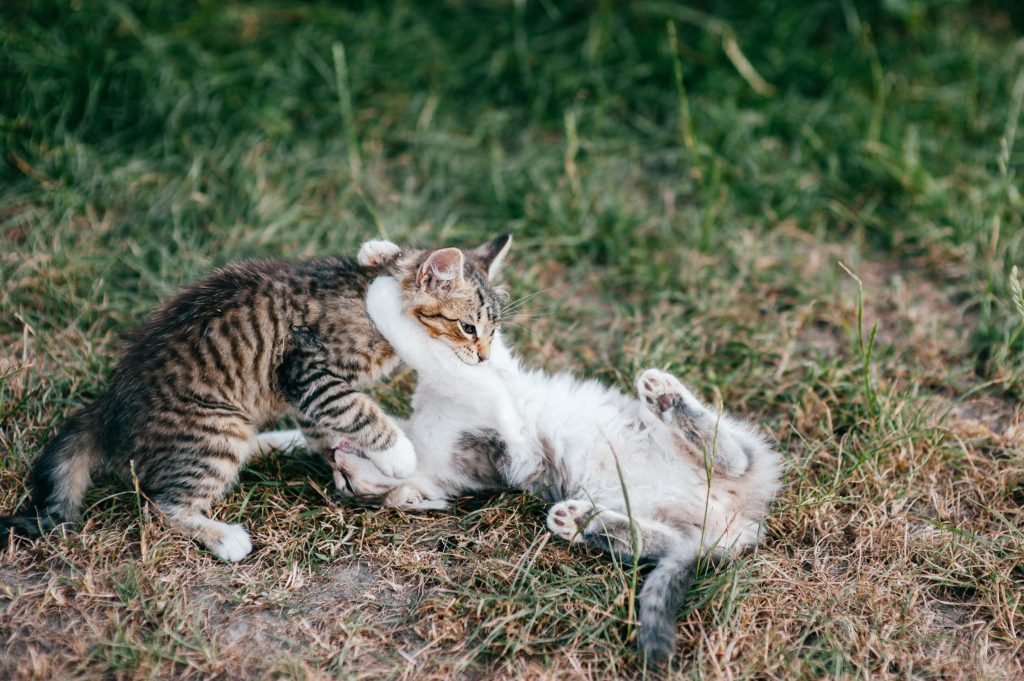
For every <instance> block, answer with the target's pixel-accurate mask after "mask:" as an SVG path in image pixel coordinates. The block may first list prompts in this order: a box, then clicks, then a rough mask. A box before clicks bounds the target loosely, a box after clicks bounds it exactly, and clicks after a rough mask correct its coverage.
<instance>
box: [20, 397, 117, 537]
mask: <svg viewBox="0 0 1024 681" xmlns="http://www.w3.org/2000/svg"><path fill="white" fill-rule="evenodd" d="M94 423H95V421H94V419H93V418H91V413H90V411H89V410H83V411H80V412H78V413H77V414H75V415H74V416H72V417H71V418H70V419H68V421H67V422H66V423H65V424H64V426H63V427H62V428H61V430H60V432H58V433H57V435H56V436H55V437H54V438H53V439H52V440H50V442H49V443H47V445H46V447H45V448H44V449H43V453H42V454H41V455H40V456H39V458H38V459H37V460H36V462H35V464H34V465H33V466H32V473H31V475H30V479H29V484H30V486H31V489H32V500H31V502H30V503H29V505H28V507H26V508H25V509H23V510H22V511H20V512H18V513H16V514H14V515H10V516H3V517H0V547H4V546H6V545H7V542H8V540H9V538H10V535H11V532H12V531H13V532H14V533H15V534H20V535H22V536H25V537H38V536H39V535H40V534H42V533H43V532H46V531H48V530H51V529H53V528H54V527H56V526H57V525H59V524H61V523H65V522H72V521H75V520H77V519H78V516H79V513H80V512H81V509H82V497H84V496H85V493H86V491H88V489H89V487H91V486H92V474H93V471H95V470H96V468H97V466H99V464H100V461H101V460H102V458H103V452H102V450H101V448H100V447H99V444H98V443H97V442H96V437H95V435H94V433H93V429H94Z"/></svg>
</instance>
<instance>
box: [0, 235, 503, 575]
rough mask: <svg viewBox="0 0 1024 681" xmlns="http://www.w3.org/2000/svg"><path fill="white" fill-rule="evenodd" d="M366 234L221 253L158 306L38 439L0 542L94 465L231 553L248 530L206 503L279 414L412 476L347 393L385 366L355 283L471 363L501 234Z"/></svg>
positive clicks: (71, 495) (406, 451) (45, 523)
mask: <svg viewBox="0 0 1024 681" xmlns="http://www.w3.org/2000/svg"><path fill="white" fill-rule="evenodd" d="M380 243H381V242H368V243H367V244H365V245H364V246H363V248H362V249H361V250H360V263H363V264H359V263H357V262H353V261H351V260H349V259H347V258H324V259H317V260H311V261H308V262H300V263H286V262H280V261H271V260H266V261H253V262H244V263H240V264H236V265H231V266H228V267H226V268H224V269H221V270H218V271H217V272H215V273H214V274H212V275H211V276H210V277H208V278H207V279H205V280H203V281H201V282H199V283H198V284H195V285H193V286H191V287H189V288H186V289H185V290H184V291H183V292H181V293H180V294H179V295H178V296H177V297H175V298H174V299H173V300H171V301H170V302H169V303H168V304H167V305H165V306H164V307H163V308H162V309H160V310H158V311H157V312H156V313H155V314H153V316H152V317H151V318H150V319H149V320H148V322H147V323H146V324H145V325H144V326H143V327H142V328H141V329H140V330H139V331H138V332H137V333H136V335H135V336H134V338H133V339H132V340H131V341H130V343H129V345H128V347H127V352H126V353H125V355H124V357H123V359H122V360H121V361H120V363H119V364H118V366H117V368H116V369H115V371H114V374H113V377H112V379H111V381H110V385H109V387H108V389H107V391H106V393H105V394H104V395H103V396H101V397H100V398H99V399H98V400H97V401H96V402H94V403H93V404H91V405H89V406H87V407H85V408H83V409H81V410H80V411H79V412H77V413H76V414H75V415H73V416H72V417H71V418H70V419H68V421H67V422H66V423H65V424H64V426H63V428H62V429H61V430H60V431H59V432H58V433H57V435H56V437H54V438H53V440H51V441H50V442H49V444H47V446H46V447H45V448H44V450H43V453H42V455H41V456H40V457H39V459H38V460H37V461H36V462H35V464H34V466H33V467H32V472H31V480H30V486H31V489H32V497H31V500H30V502H29V504H28V506H27V507H26V508H25V509H23V510H22V512H21V513H19V514H16V515H14V516H9V517H4V518H0V535H2V536H0V545H3V544H5V543H6V542H7V540H8V537H9V535H10V532H11V531H15V532H18V533H21V534H24V535H27V536H37V535H39V534H40V533H41V532H43V531H46V530H49V529H51V528H53V527H54V526H56V525H57V524H59V523H63V522H70V521H74V520H76V519H77V518H78V516H79V512H80V509H81V502H82V497H83V496H84V494H85V492H86V490H87V489H88V488H89V487H90V485H91V484H92V479H93V475H94V474H97V473H113V474H115V475H118V476H120V477H122V478H127V477H129V476H131V475H133V474H134V475H135V476H137V478H138V481H139V484H140V486H141V489H142V491H143V492H144V493H145V494H146V496H147V497H148V498H149V499H150V500H151V501H152V502H154V503H155V504H156V506H157V507H158V508H159V509H160V510H161V511H162V512H163V514H164V516H165V517H166V518H167V520H168V522H169V523H170V524H171V525H173V526H176V527H179V528H181V529H183V530H185V531H187V532H188V533H190V534H191V535H192V536H193V537H195V538H196V539H197V540H198V541H199V542H201V543H202V544H204V545H205V546H206V547H207V548H208V549H209V550H210V551H211V552H213V553H214V554H215V555H216V556H218V557H219V558H222V559H224V560H229V561H237V560H240V559H242V558H244V557H245V556H246V555H248V553H249V552H250V551H251V550H252V544H251V542H250V539H249V534H248V532H246V530H245V529H244V528H243V527H242V526H240V525H229V524H226V523H222V522H218V521H215V520H212V519H211V518H209V517H208V513H209V512H210V507H211V505H212V504H213V503H214V502H215V501H216V500H218V499H219V498H221V497H222V496H223V495H224V494H225V492H226V491H227V490H228V488H229V487H230V486H231V484H232V483H233V482H234V481H235V479H236V478H237V476H238V471H239V469H240V468H241V466H242V465H244V464H245V463H246V461H248V460H249V458H250V457H252V456H253V455H254V454H258V453H260V451H261V448H260V445H259V444H258V443H257V441H256V440H255V439H254V434H255V433H256V432H257V430H258V429H259V427H260V426H261V425H265V424H267V423H271V422H273V421H274V420H276V419H277V418H279V417H280V416H282V415H283V414H284V413H286V412H292V413H294V414H295V415H296V416H297V418H298V421H299V425H300V427H301V429H302V433H303V436H304V437H305V438H306V440H307V442H308V443H309V445H310V448H311V449H312V450H314V451H316V452H319V453H321V454H324V455H326V456H329V457H330V455H331V452H332V450H333V448H334V446H335V445H336V444H337V443H338V442H339V441H340V440H342V439H344V440H346V441H348V442H351V443H353V444H356V445H357V446H358V447H359V448H360V449H361V450H362V451H363V452H365V454H366V456H367V457H368V458H369V459H370V460H371V461H372V462H373V464H374V465H375V466H376V467H378V468H379V470H380V472H381V473H383V474H386V475H389V476H396V477H399V478H401V477H405V476H408V475H411V474H412V473H413V471H414V470H415V468H416V455H415V451H414V449H413V446H412V444H411V443H410V442H409V439H408V438H407V437H406V436H405V435H404V434H403V433H402V431H401V430H400V429H399V428H398V427H396V425H395V423H394V421H392V419H391V418H390V417H388V416H387V414H385V413H384V411H383V410H382V409H381V408H380V407H379V406H378V405H377V403H376V402H374V401H373V400H372V399H370V398H369V397H368V396H366V395H365V394H363V393H362V392H360V391H359V389H360V388H361V387H363V386H366V385H367V384H369V383H371V382H373V381H374V380H376V379H378V378H380V377H381V376H382V375H384V374H386V373H388V372H389V371H391V370H392V369H393V368H394V367H395V366H396V365H397V364H398V362H399V359H398V358H397V356H396V355H395V352H394V350H393V349H392V347H391V345H390V343H388V341H387V340H385V339H384V337H383V336H381V334H380V333H379V332H378V331H377V329H376V327H375V326H374V324H373V322H371V321H370V319H369V318H368V316H367V312H366V306H365V301H364V298H365V295H366V291H367V287H368V286H369V284H370V282H372V281H373V280H374V279H376V278H377V277H378V276H381V275H383V274H390V275H392V276H394V277H395V278H396V279H397V280H398V281H400V282H401V287H402V289H403V291H402V295H403V296H405V297H406V298H407V299H408V300H410V301H414V303H415V305H416V309H417V310H419V316H418V317H417V319H418V320H419V322H420V324H421V325H422V329H423V330H424V331H425V333H426V334H427V336H428V337H429V338H430V339H431V340H430V342H431V343H432V344H435V345H437V346H438V348H439V349H440V348H446V350H450V351H451V352H453V353H454V354H455V355H456V356H457V357H458V358H459V359H460V360H462V362H465V363H466V364H476V363H479V362H482V361H484V360H486V359H487V356H488V354H489V352H490V350H489V348H490V336H489V335H488V334H489V333H491V332H492V331H493V329H494V328H495V325H496V324H497V310H498V305H497V296H496V294H495V291H494V290H493V288H492V287H491V285H490V282H489V280H488V277H487V272H488V270H489V269H490V268H492V267H495V266H496V263H497V262H498V261H500V260H501V258H502V257H503V256H504V254H505V253H506V251H507V250H508V248H509V245H510V243H511V238H510V237H509V236H507V235H504V236H500V237H498V238H496V239H494V240H493V241H491V242H489V243H487V244H484V245H483V246H480V247H478V248H476V249H473V250H468V251H465V252H463V251H460V250H459V249H456V248H443V249H440V250H434V251H419V250H408V251H405V252H403V253H402V254H401V255H400V256H398V257H394V248H393V246H392V245H391V244H388V246H389V247H390V250H389V252H388V258H387V259H386V260H384V259H382V258H379V257H378V254H377V252H376V248H377V246H378V245H379V244H380ZM455 268H458V271H456V269H455ZM481 334H482V335H481ZM332 460H333V458H332Z"/></svg>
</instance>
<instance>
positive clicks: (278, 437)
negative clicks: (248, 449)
mask: <svg viewBox="0 0 1024 681" xmlns="http://www.w3.org/2000/svg"><path fill="white" fill-rule="evenodd" d="M295 447H308V445H307V443H306V438H304V437H302V431H299V430H271V431H267V432H264V433H257V434H256V438H255V443H254V452H255V453H256V454H267V453H269V452H272V451H280V452H283V451H286V450H289V449H293V448H295Z"/></svg>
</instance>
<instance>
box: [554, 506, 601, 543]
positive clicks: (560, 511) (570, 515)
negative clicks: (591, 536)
mask: <svg viewBox="0 0 1024 681" xmlns="http://www.w3.org/2000/svg"><path fill="white" fill-rule="evenodd" d="M593 516H594V505H593V504H592V503H590V502H589V501H576V500H573V501H562V502H559V503H557V504H555V505H554V506H552V507H551V510H549V511H548V529H549V530H551V534H553V535H555V536H556V537H559V538H560V539H564V540H565V541H568V542H577V541H583V530H584V528H586V526H587V524H588V523H589V522H590V520H591V519H592V518H593Z"/></svg>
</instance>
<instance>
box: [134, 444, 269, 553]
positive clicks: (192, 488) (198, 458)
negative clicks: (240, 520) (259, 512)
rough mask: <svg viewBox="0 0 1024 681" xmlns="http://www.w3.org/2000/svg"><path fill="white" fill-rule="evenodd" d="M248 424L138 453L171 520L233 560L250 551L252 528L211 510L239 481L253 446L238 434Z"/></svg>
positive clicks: (142, 474) (143, 480)
mask: <svg viewBox="0 0 1024 681" xmlns="http://www.w3.org/2000/svg"><path fill="white" fill-rule="evenodd" d="M242 428H244V426H240V427H239V428H228V427H225V428H223V431H222V434H221V435H219V436H209V437H207V438H206V442H205V443H204V445H203V446H190V447H187V448H182V447H181V446H180V445H177V444H176V443H175V442H173V441H172V442H170V443H169V444H168V445H167V446H166V447H163V448H162V447H160V446H159V445H156V446H154V447H153V449H152V451H151V452H150V453H149V455H148V456H145V457H137V458H135V460H136V461H137V462H138V468H137V469H136V474H137V475H138V479H139V484H140V486H141V487H142V489H143V491H144V492H145V493H146V495H147V496H148V497H149V498H150V499H151V500H152V501H153V502H154V503H155V504H156V506H157V507H158V508H159V509H160V510H161V511H162V512H163V513H164V515H165V516H166V518H167V520H168V522H169V523H170V524H171V525H172V526H174V527H178V528H181V529H183V530H185V531H186V532H188V533H189V534H190V535H192V536H193V537H194V538H195V539H196V540H197V541H199V542H200V543H201V544H203V545H204V546H206V548H207V549H209V550H210V551H211V552H212V553H213V554H214V555H215V556H217V557H218V558H220V559H222V560H227V561H238V560H241V559H242V558H245V557H246V556H247V555H249V552H250V551H252V542H251V541H250V540H249V533H248V532H246V530H245V528H244V527H242V526H241V525H229V524H227V523H222V522H219V521H216V520H213V519H211V518H209V517H208V516H207V514H208V513H209V511H210V507H211V506H212V505H213V503H214V502H215V501H218V500H219V499H221V498H222V497H223V496H224V494H225V493H226V492H227V490H228V489H229V488H230V487H231V485H233V484H234V482H235V480H236V479H237V477H238V470H239V468H241V466H242V464H243V463H244V462H245V460H246V459H247V458H248V456H249V455H250V454H251V453H252V451H253V448H254V443H253V441H252V439H251V438H241V437H238V436H237V433H238V432H239V431H240V430H242ZM186 435H192V434H191V433H187V434H186ZM185 439H188V438H185Z"/></svg>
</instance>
